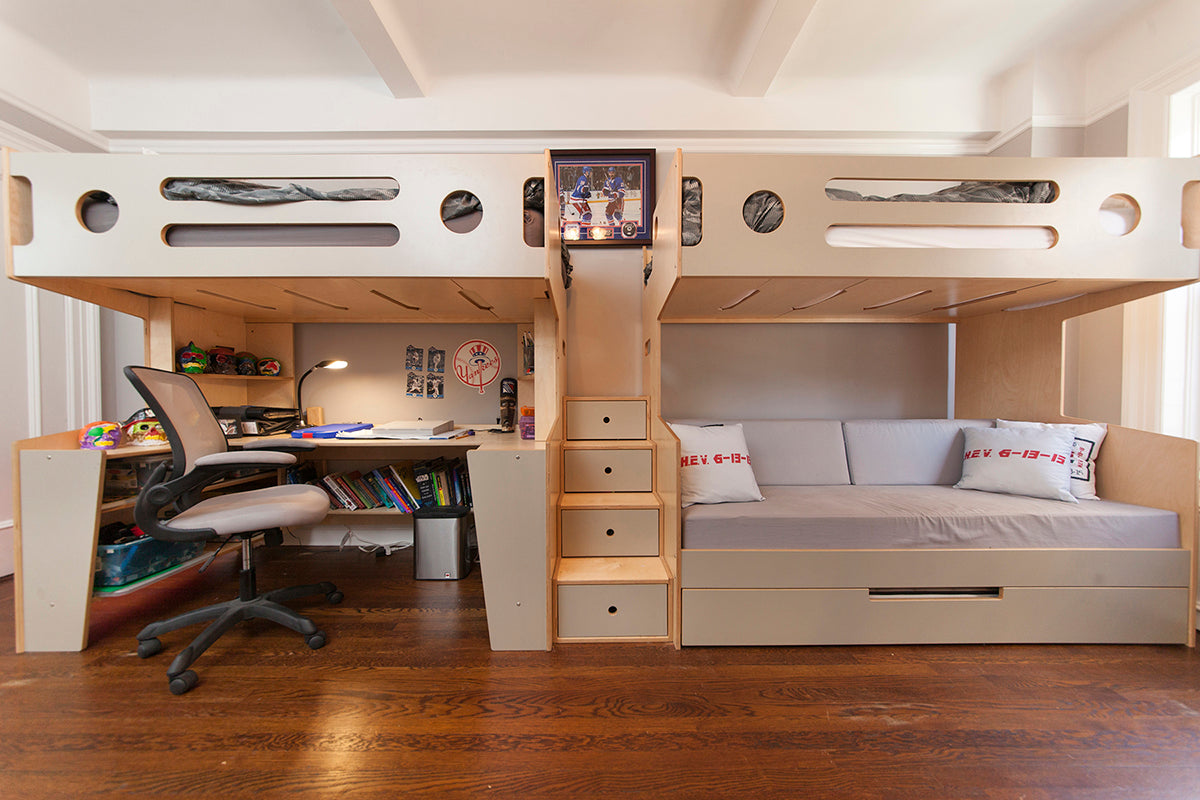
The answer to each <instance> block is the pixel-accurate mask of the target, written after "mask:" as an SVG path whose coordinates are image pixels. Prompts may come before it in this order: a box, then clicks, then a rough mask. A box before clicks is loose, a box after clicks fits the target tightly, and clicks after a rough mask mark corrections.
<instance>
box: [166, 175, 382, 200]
mask: <svg viewBox="0 0 1200 800" xmlns="http://www.w3.org/2000/svg"><path fill="white" fill-rule="evenodd" d="M159 192H160V193H161V194H162V196H163V197H165V198H166V199H168V200H185V201H186V200H208V201H210V202H214V203H233V204H236V205H269V204H275V203H299V202H304V201H306V200H318V201H329V200H332V201H337V202H346V201H353V200H393V199H395V197H396V195H398V194H399V193H400V184H399V183H397V182H396V180H395V179H394V178H178V177H176V178H167V179H166V180H165V181H163V182H162V184H161V186H160V187H159Z"/></svg>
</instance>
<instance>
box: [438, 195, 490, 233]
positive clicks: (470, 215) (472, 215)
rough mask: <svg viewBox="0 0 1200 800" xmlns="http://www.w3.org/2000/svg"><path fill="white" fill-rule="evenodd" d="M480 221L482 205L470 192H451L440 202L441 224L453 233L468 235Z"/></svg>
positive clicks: (481, 218) (481, 219)
mask: <svg viewBox="0 0 1200 800" xmlns="http://www.w3.org/2000/svg"><path fill="white" fill-rule="evenodd" d="M482 221H483V204H482V203H480V202H479V198H478V197H476V196H475V195H473V194H471V193H470V192H467V191H462V190H459V191H457V192H451V193H450V194H448V195H446V199H445V200H443V201H442V224H443V225H445V226H446V227H447V228H449V229H450V230H452V231H454V232H455V233H470V232H471V231H473V230H475V229H476V228H478V227H479V223H480V222H482Z"/></svg>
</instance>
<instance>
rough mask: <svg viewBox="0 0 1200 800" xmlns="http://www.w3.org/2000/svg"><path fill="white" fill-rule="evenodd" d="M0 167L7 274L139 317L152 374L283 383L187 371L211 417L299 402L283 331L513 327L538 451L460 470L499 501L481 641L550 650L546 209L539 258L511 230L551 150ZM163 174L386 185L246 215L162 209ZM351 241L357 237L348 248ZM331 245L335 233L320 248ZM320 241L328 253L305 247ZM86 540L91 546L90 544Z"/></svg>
mask: <svg viewBox="0 0 1200 800" xmlns="http://www.w3.org/2000/svg"><path fill="white" fill-rule="evenodd" d="M0 159H2V162H3V163H2V166H3V187H2V189H3V191H4V193H5V198H6V201H7V210H8V213H7V214H6V215H5V219H4V220H3V226H4V237H3V254H4V259H5V265H6V269H7V273H8V276H9V277H10V278H12V279H14V280H17V281H20V282H22V283H26V284H29V285H32V286H37V287H40V288H44V289H47V290H50V291H53V292H57V293H60V294H63V295H67V296H70V297H74V298H78V299H81V300H85V301H88V302H92V303H95V304H97V305H100V306H103V307H106V308H111V309H115V310H117V311H121V312H124V313H126V314H131V315H134V316H136V317H140V318H141V319H143V320H144V321H145V363H146V364H148V365H151V366H156V367H160V368H166V369H173V368H174V353H175V350H176V348H178V347H179V346H181V345H182V344H186V343H187V342H188V341H189V340H191V339H195V341H196V342H197V343H201V344H203V345H204V346H211V345H212V344H217V343H219V344H227V345H230V346H232V347H234V348H235V349H237V350H250V351H252V352H256V353H259V354H264V355H265V354H270V355H273V356H275V357H277V358H279V359H280V361H281V362H282V363H283V373H282V375H281V376H280V377H278V378H265V377H253V378H241V377H231V376H198V382H199V383H200V384H201V387H202V388H203V389H204V391H205V394H206V396H207V397H208V399H209V402H210V403H211V404H212V405H241V404H252V405H266V406H293V405H294V404H295V393H294V392H295V389H294V384H295V377H296V375H297V374H298V373H297V371H296V365H295V364H294V349H293V326H294V325H295V324H296V323H326V322H375V323H379V322H391V323H407V322H415V323H478V322H493V323H515V324H516V326H517V331H518V340H519V339H520V336H521V334H523V333H524V332H525V331H529V332H531V333H532V334H533V336H534V340H535V350H536V354H535V361H536V373H535V376H534V379H533V380H532V381H520V382H519V383H520V386H519V393H520V397H519V403H520V404H521V405H531V406H534V407H535V408H536V424H537V436H536V438H537V443H536V447H534V448H530V447H529V443H524V445H523V446H520V447H514V449H513V450H514V451H513V452H511V453H509V452H503V451H502V450H500V449H495V448H493V449H489V450H488V452H482V451H472V453H471V455H470V461H471V467H470V468H471V470H472V482H473V485H474V487H475V489H476V498H477V500H478V499H479V498H480V497H490V498H500V500H499V501H498V502H495V503H486V502H485V503H478V502H477V508H476V512H475V517H476V525H477V529H478V533H479V542H480V549H481V556H482V557H483V558H484V559H485V560H491V561H492V562H493V563H495V564H498V565H500V568H496V569H493V570H489V576H488V577H487V578H485V579H484V580H485V586H484V591H485V596H487V597H488V600H487V602H488V605H489V611H488V618H489V631H490V633H491V639H492V646H493V648H495V649H518V650H519V649H548V648H549V647H550V643H551V641H552V632H551V630H550V619H551V597H550V579H549V576H551V575H552V574H553V573H554V566H555V564H554V561H553V559H554V553H553V550H552V548H550V547H549V546H548V544H547V542H548V540H549V538H550V537H549V535H548V533H547V532H548V531H550V530H553V527H552V526H553V525H554V524H555V517H556V514H557V508H556V507H555V504H554V502H553V500H548V499H547V498H553V497H554V496H556V493H557V489H556V488H555V487H556V484H555V483H554V481H555V480H556V475H557V463H558V458H557V456H555V452H556V450H555V448H556V447H557V443H558V442H559V441H561V436H560V435H559V434H558V415H559V409H560V408H561V398H562V395H563V381H564V375H565V370H563V368H562V358H563V351H564V347H563V340H562V332H561V331H562V326H561V325H560V324H559V320H561V319H562V318H563V314H564V309H565V305H566V293H565V287H564V281H563V270H562V267H561V258H560V251H559V239H558V208H557V203H551V204H550V207H549V208H546V209H545V216H546V226H545V228H546V234H545V239H544V245H545V246H544V247H536V246H530V245H529V244H526V242H525V238H524V233H525V231H524V227H525V226H524V223H523V211H524V210H525V208H524V206H525V197H524V191H523V190H524V186H525V183H526V182H527V181H528V180H530V179H542V180H543V181H544V180H546V178H547V176H549V175H551V174H552V173H551V171H550V168H549V158H548V154H545V153H543V154H536V153H535V154H525V155H513V154H499V155H395V156H362V155H351V156H327V155H314V156H224V155H218V156H212V155H190V156H132V155H131V156H125V155H94V154H87V155H81V154H34V153H16V152H11V151H8V150H3V151H0ZM175 178H205V179H208V178H211V179H229V180H239V181H275V182H281V183H286V182H288V181H298V182H301V183H305V182H312V181H316V182H318V183H321V184H322V185H329V184H338V185H340V184H342V183H349V184H359V183H362V182H363V181H364V180H365V181H366V182H367V183H378V182H381V181H382V182H383V183H386V184H389V185H391V186H392V187H394V188H396V189H398V191H397V192H395V197H394V199H390V200H384V201H377V200H350V201H344V202H335V201H325V200H321V201H305V202H299V203H282V204H271V205H255V206H247V205H235V204H229V203H223V202H205V201H180V200H168V199H167V198H166V197H164V195H163V192H162V188H163V186H164V184H166V182H167V181H169V180H171V179H175ZM546 185H552V184H549V183H547V184H546ZM463 191H466V192H470V193H471V194H473V195H475V196H476V197H477V198H478V199H479V201H480V202H481V204H482V209H483V213H482V216H481V218H480V220H479V224H478V227H476V228H475V229H474V230H472V231H470V232H468V233H458V232H455V231H452V230H450V229H449V228H448V227H447V226H445V225H443V224H442V218H441V216H442V215H441V212H440V209H441V206H442V204H443V202H444V201H445V200H446V199H447V198H448V197H450V196H451V195H453V194H455V193H458V192H463ZM96 193H104V195H106V196H107V197H111V198H112V199H113V200H114V201H115V210H116V212H117V213H116V222H115V224H113V225H111V227H109V226H107V225H105V226H103V227H104V228H107V229H102V230H95V229H92V228H89V226H88V225H87V224H85V222H87V220H88V216H87V212H88V208H87V204H88V203H89V202H91V200H92V199H93V198H94V197H96ZM110 205H111V204H110ZM110 221H111V220H110ZM180 226H183V227H184V229H185V230H187V232H188V233H189V234H196V235H197V236H199V238H200V241H199V245H200V246H178V244H179V243H180V240H177V239H176V240H173V239H172V236H171V233H172V232H173V231H177V230H179V229H180ZM94 227H95V226H93V228H94ZM357 231H366V232H367V233H368V234H369V236H368V238H367V239H365V240H363V241H356V240H355V239H354V238H353V237H354V235H355V234H356V232H357ZM280 232H282V236H283V237H284V240H285V243H284V244H278V243H276V244H272V245H266V246H264V245H262V244H261V243H260V242H257V241H255V237H258V236H260V235H262V234H265V235H266V238H267V239H270V240H273V241H276V242H277V241H278V236H277V234H279V233H280ZM331 232H332V233H333V234H335V238H336V237H338V236H340V237H343V238H341V239H339V240H336V241H333V242H329V241H328V240H329V234H330V233H331ZM380 232H382V233H383V234H384V235H383V236H379V235H378V234H379V233H380ZM346 233H348V234H349V235H350V238H345V237H344V236H343V234H346ZM313 236H315V237H317V238H318V239H319V240H321V241H325V242H326V244H324V245H322V246H307V245H306V241H307V240H309V239H310V238H311V237H313ZM289 237H290V238H289ZM189 238H190V239H191V240H192V244H193V245H195V244H196V241H195V238H196V236H190V237H184V239H185V240H187V239H189ZM170 242H174V243H170ZM29 441H30V442H33V443H36V442H38V441H41V440H29ZM31 446H34V445H31ZM485 449H486V448H485ZM517 450H519V451H520V452H517ZM15 462H16V458H15V457H14V463H15ZM18 473H19V470H18ZM18 496H19V494H18ZM80 502H85V503H94V502H95V498H82V499H81V501H80ZM510 504H517V505H518V506H520V518H521V519H522V520H523V521H524V522H522V524H520V525H516V524H515V523H514V522H513V519H514V517H513V516H512V515H511V514H510V513H509V511H511V508H512V506H511V505H510ZM17 505H18V507H17V509H16V515H15V516H16V526H17V554H16V555H17V564H18V567H17V605H18V625H20V620H21V619H22V615H21V608H20V607H21V604H22V602H23V601H22V598H23V596H24V593H23V591H22V587H21V568H20V564H21V559H20V549H21V522H20V518H21V513H20V507H19V503H18V504H17ZM535 509H543V513H542V516H543V517H544V519H545V525H544V526H542V527H541V528H540V529H539V528H538V527H537V526H531V525H529V524H528V522H529V520H530V519H531V517H532V516H536V513H535V511H534V510H535ZM84 516H85V517H86V516H87V515H86V514H85V515H84ZM87 534H88V532H87V531H81V532H80V535H87ZM90 534H91V536H92V537H93V543H94V542H95V536H96V531H95V530H92V531H91V532H90ZM93 546H94V544H93Z"/></svg>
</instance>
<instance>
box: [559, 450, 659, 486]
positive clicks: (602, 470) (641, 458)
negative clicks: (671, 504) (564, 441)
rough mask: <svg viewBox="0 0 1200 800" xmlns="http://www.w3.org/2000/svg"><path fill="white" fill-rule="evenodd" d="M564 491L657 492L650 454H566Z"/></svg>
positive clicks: (587, 451)
mask: <svg viewBox="0 0 1200 800" xmlns="http://www.w3.org/2000/svg"><path fill="white" fill-rule="evenodd" d="M563 489H564V491H568V492H649V491H652V490H653V489H654V459H653V458H652V456H651V450H649V449H648V448H638V449H629V450H604V449H597V450H564V451H563Z"/></svg>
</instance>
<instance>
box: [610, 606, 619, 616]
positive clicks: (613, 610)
mask: <svg viewBox="0 0 1200 800" xmlns="http://www.w3.org/2000/svg"><path fill="white" fill-rule="evenodd" d="M608 613H610V614H615V613H617V607H616V606H609V607H608Z"/></svg>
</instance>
